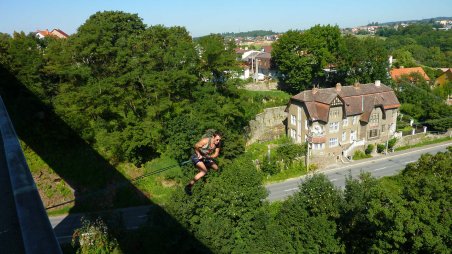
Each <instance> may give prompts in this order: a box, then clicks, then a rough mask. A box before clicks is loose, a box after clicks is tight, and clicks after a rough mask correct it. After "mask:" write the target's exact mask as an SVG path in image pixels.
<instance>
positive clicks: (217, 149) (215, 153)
mask: <svg viewBox="0 0 452 254" xmlns="http://www.w3.org/2000/svg"><path fill="white" fill-rule="evenodd" d="M218 155H220V148H219V147H217V148H215V152H214V153H213V154H212V155H211V156H210V158H217V157H218Z"/></svg>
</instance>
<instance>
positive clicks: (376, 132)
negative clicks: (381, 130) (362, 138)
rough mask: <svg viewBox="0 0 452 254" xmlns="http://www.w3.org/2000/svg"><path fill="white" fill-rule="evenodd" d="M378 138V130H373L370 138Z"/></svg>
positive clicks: (370, 132)
mask: <svg viewBox="0 0 452 254" xmlns="http://www.w3.org/2000/svg"><path fill="white" fill-rule="evenodd" d="M376 137H378V129H373V130H370V131H369V138H376Z"/></svg>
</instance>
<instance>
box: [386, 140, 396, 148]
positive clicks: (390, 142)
mask: <svg viewBox="0 0 452 254" xmlns="http://www.w3.org/2000/svg"><path fill="white" fill-rule="evenodd" d="M396 143H397V139H396V138H391V139H390V140H389V141H388V149H389V150H391V149H393V148H394V146H395V144H396Z"/></svg>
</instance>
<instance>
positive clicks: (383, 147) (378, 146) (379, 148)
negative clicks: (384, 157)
mask: <svg viewBox="0 0 452 254" xmlns="http://www.w3.org/2000/svg"><path fill="white" fill-rule="evenodd" d="M385 148H386V145H385V144H378V145H377V152H378V153H382V152H383V151H384V150H385Z"/></svg>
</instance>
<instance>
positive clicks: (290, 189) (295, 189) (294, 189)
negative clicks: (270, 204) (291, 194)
mask: <svg viewBox="0 0 452 254" xmlns="http://www.w3.org/2000/svg"><path fill="white" fill-rule="evenodd" d="M293 190H298V188H292V189H288V190H284V191H293Z"/></svg>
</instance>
